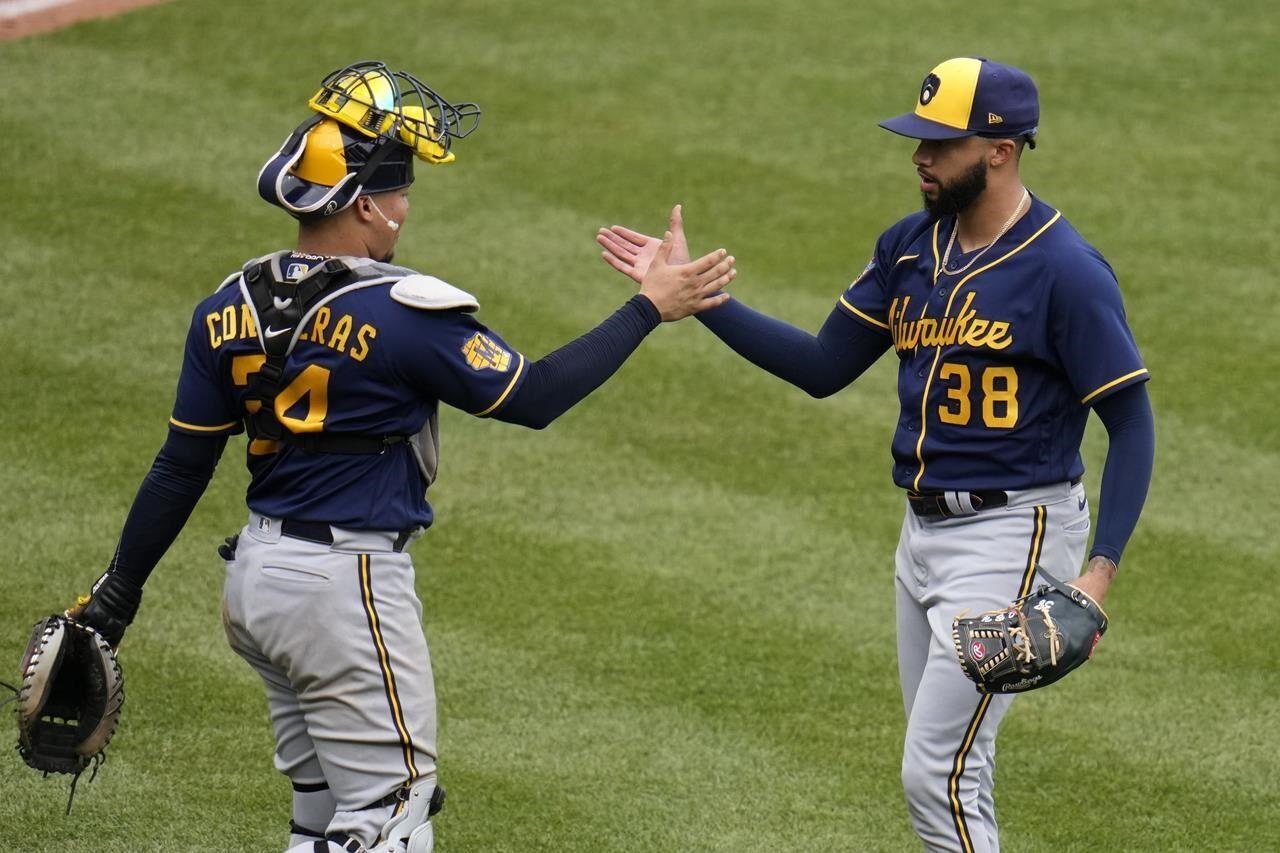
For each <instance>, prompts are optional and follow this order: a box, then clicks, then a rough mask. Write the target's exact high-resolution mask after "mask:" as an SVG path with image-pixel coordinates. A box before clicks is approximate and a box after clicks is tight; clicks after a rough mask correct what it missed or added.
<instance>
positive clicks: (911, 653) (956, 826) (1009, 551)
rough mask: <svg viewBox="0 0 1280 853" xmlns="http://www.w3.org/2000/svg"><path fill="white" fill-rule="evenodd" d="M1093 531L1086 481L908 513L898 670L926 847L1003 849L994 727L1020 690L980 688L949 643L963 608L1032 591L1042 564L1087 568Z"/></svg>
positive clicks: (909, 787)
mask: <svg viewBox="0 0 1280 853" xmlns="http://www.w3.org/2000/svg"><path fill="white" fill-rule="evenodd" d="M1088 539H1089V507H1088V504H1087V502H1086V500H1085V494H1084V486H1083V485H1080V484H1076V485H1074V486H1073V485H1072V484H1070V483H1060V484H1057V485H1053V486H1045V487H1038V488H1035V489H1028V490H1025V491H1012V492H1009V504H1008V506H1005V507H998V508H995V509H989V510H983V511H980V512H977V513H974V514H972V515H966V516H961V517H957V518H946V519H939V520H936V521H935V520H925V519H921V518H919V517H917V516H916V515H915V513H913V512H912V511H911V510H910V509H908V510H907V513H906V518H905V520H904V521H903V523H902V534H901V537H900V539H899V540H898V551H897V555H896V558H895V562H896V568H897V571H896V574H895V579H896V587H897V601H898V604H897V611H898V674H899V678H900V680H901V682H902V703H903V707H904V708H905V710H906V714H907V735H906V742H905V745H904V748H903V752H902V785H903V790H904V791H905V793H906V797H907V806H908V809H909V811H910V813H911V822H912V824H913V826H914V827H915V830H916V833H917V834H918V835H919V836H920V838H921V840H922V841H923V842H924V847H925V849H926V850H928V851H958V853H999V850H1000V841H999V837H998V832H997V827H996V813H995V803H994V801H993V799H992V788H993V787H994V784H995V742H996V729H997V728H999V726H1000V720H1001V719H1002V718H1003V717H1004V715H1005V713H1006V712H1007V711H1008V710H1009V705H1010V704H1011V703H1012V701H1013V697H1012V696H990V695H988V696H983V695H980V694H979V693H978V692H977V691H976V690H975V689H974V685H973V682H971V681H970V680H969V679H968V678H966V677H965V675H964V672H963V671H962V670H961V668H960V664H959V662H958V661H957V659H956V652H955V646H954V644H953V642H952V639H951V620H952V619H953V618H954V617H955V616H956V615H958V614H959V613H960V612H961V611H963V610H966V609H967V610H969V611H970V612H971V613H979V612H982V611H986V610H996V609H999V608H1001V607H1004V606H1005V605H1007V604H1008V603H1009V602H1010V601H1011V600H1013V599H1014V598H1017V597H1018V596H1020V595H1024V594H1026V593H1027V592H1029V591H1030V590H1032V589H1034V588H1035V586H1036V585H1037V584H1036V581H1035V578H1034V577H1033V572H1034V568H1035V566H1037V565H1039V566H1042V567H1043V568H1044V569H1045V570H1047V571H1049V572H1050V573H1052V574H1053V575H1054V576H1055V577H1058V578H1060V579H1062V580H1068V579H1071V578H1075V577H1076V576H1077V575H1079V573H1080V568H1081V562H1082V560H1083V558H1084V550H1085V545H1086V543H1087V542H1088Z"/></svg>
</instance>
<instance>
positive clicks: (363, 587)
mask: <svg viewBox="0 0 1280 853" xmlns="http://www.w3.org/2000/svg"><path fill="white" fill-rule="evenodd" d="M356 560H357V562H358V563H359V566H360V595H361V598H362V599H363V600H364V613H365V617H366V618H367V619H368V622H369V634H370V635H371V636H372V637H373V644H374V646H375V647H377V650H378V666H379V667H380V668H381V669H382V687H383V689H384V690H385V691H386V694H387V704H388V705H390V706H391V722H392V723H393V724H394V725H395V728H396V734H397V736H398V737H399V739H400V747H401V749H403V750H404V766H405V769H406V770H407V771H408V772H409V781H411V782H412V781H413V780H414V779H417V778H418V766H417V764H415V763H414V760H413V738H412V737H410V736H409V727H408V726H406V725H405V722H404V709H403V708H402V707H401V705H400V694H399V692H398V691H397V690H396V676H395V673H393V672H392V671H391V656H390V655H389V654H388V653H387V645H386V643H384V642H383V640H382V625H381V623H380V622H379V620H378V611H377V609H376V608H375V607H374V606H373V578H372V577H371V575H370V574H369V555H368V554H360V555H359V556H358V557H357V558H356Z"/></svg>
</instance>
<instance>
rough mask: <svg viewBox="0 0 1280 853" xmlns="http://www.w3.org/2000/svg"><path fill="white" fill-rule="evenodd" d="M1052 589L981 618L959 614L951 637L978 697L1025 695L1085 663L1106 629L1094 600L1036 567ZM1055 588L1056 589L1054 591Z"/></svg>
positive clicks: (1043, 587) (1039, 592) (952, 627)
mask: <svg viewBox="0 0 1280 853" xmlns="http://www.w3.org/2000/svg"><path fill="white" fill-rule="evenodd" d="M1037 571H1038V572H1039V573H1040V575H1041V577H1043V578H1044V579H1045V580H1047V581H1049V584H1050V586H1041V587H1040V588H1039V589H1037V590H1036V591H1035V592H1033V593H1031V594H1030V595H1027V596H1025V597H1023V598H1019V599H1018V600H1017V601H1015V602H1013V603H1012V604H1010V605H1009V606H1008V607H1006V608H1004V609H1003V610H989V611H987V612H986V613H983V614H981V615H979V616H972V617H969V618H964V614H963V613H962V614H960V616H957V617H956V618H955V619H954V620H952V622H951V638H952V640H954V641H955V644H956V655H958V656H959V658H960V666H961V667H962V668H963V669H964V674H965V675H967V676H969V678H970V680H972V681H973V682H974V683H975V684H977V685H978V692H979V693H1022V692H1024V691H1027V690H1035V689H1036V688H1038V687H1045V686H1047V685H1050V684H1052V683H1053V682H1055V681H1057V680H1058V679H1060V678H1062V677H1063V676H1064V675H1066V674H1067V673H1068V672H1070V671H1071V670H1073V669H1075V668H1076V667H1078V666H1079V665H1080V664H1082V663H1084V662H1085V661H1086V660H1088V659H1089V657H1090V656H1091V655H1092V654H1093V648H1094V646H1096V645H1097V644H1098V640H1100V639H1102V635H1103V633H1104V632H1105V631H1106V630H1107V614H1106V613H1104V612H1103V611H1102V608H1101V607H1099V606H1098V604H1097V602H1095V601H1094V600H1093V599H1092V598H1090V597H1089V596H1088V595H1086V594H1085V593H1083V592H1081V591H1080V590H1078V589H1076V588H1075V587H1073V586H1068V585H1066V584H1064V583H1062V582H1061V581H1060V580H1058V579H1057V578H1055V577H1053V576H1052V575H1050V574H1049V573H1048V572H1046V571H1045V570H1044V569H1037ZM1051 587H1052V588H1051Z"/></svg>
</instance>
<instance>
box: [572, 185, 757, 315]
mask: <svg viewBox="0 0 1280 853" xmlns="http://www.w3.org/2000/svg"><path fill="white" fill-rule="evenodd" d="M596 242H597V243H599V244H600V246H601V247H602V248H603V249H604V251H603V252H602V253H601V257H602V258H603V259H604V261H605V262H606V263H607V264H609V266H611V267H613V268H614V269H616V270H617V271H618V272H620V273H622V274H623V275H626V276H628V277H630V278H631V279H632V280H633V281H636V282H639V283H640V293H641V294H642V295H644V296H646V297H647V298H648V299H649V300H650V301H651V302H653V304H654V306H655V307H657V309H658V312H659V313H660V314H661V315H662V319H663V320H664V321H670V320H679V319H682V318H684V317H688V316H689V315H690V314H697V313H698V312H699V311H705V310H706V309H708V308H714V307H715V306H717V305H721V304H723V303H724V302H726V301H728V299H729V294H727V293H722V292H721V291H722V290H723V289H724V288H725V287H727V286H728V285H729V282H731V281H733V279H734V277H735V276H736V275H737V270H735V269H734V268H733V265H734V258H733V256H732V255H729V254H728V253H727V252H726V251H725V250H724V249H717V250H716V251H714V252H711V253H710V254H707V255H703V256H702V257H701V258H698V259H697V260H695V261H690V260H689V243H688V240H687V239H686V238H685V234H684V218H683V216H682V211H681V209H680V205H676V206H675V207H673V208H672V209H671V218H670V220H669V222H668V230H667V233H666V234H664V235H663V239H661V240H659V239H658V238H657V237H650V236H648V235H646V234H641V233H640V232H638V231H632V230H631V229H630V228H624V227H623V226H621V225H614V226H613V227H612V228H601V229H600V231H599V233H598V234H596Z"/></svg>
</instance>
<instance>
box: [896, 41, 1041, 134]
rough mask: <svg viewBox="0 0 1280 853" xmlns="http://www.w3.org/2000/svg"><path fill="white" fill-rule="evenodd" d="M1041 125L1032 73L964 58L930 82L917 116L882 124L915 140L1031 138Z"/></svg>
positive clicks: (941, 67) (937, 72) (939, 69)
mask: <svg viewBox="0 0 1280 853" xmlns="http://www.w3.org/2000/svg"><path fill="white" fill-rule="evenodd" d="M1039 121H1040V103H1039V96H1038V94H1037V92H1036V85H1035V83H1033V82H1032V80H1031V78H1030V77H1029V76H1028V75H1027V73H1026V72H1024V71H1021V70H1019V69H1017V68H1014V67H1013V66H1012V65H1002V64H1001V63H999V62H992V61H991V60H989V59H983V58H981V57H968V56H964V57H958V58H956V59H948V60H947V61H946V62H943V63H942V64H940V65H938V66H937V67H936V68H934V69H933V70H932V71H930V72H929V74H928V75H927V76H926V77H925V78H924V82H923V83H922V84H921V86H920V97H919V101H918V103H917V104H916V108H915V110H914V111H913V112H910V113H907V114H906V115H901V116H898V117H896V118H891V119H888V120H886V121H882V122H880V126H881V127H883V128H885V129H886V130H891V131H893V132H894V133H898V134H901V135H903V136H909V137H912V138H914V139H957V138H960V137H964V136H975V135H982V136H996V137H1018V136H1026V137H1028V138H1030V137H1031V136H1033V135H1034V134H1035V130H1036V125H1037V124H1039Z"/></svg>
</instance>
